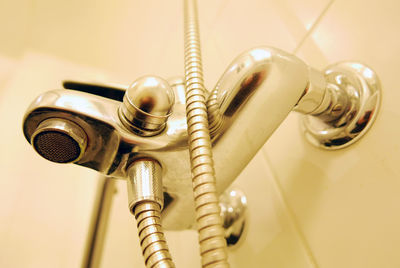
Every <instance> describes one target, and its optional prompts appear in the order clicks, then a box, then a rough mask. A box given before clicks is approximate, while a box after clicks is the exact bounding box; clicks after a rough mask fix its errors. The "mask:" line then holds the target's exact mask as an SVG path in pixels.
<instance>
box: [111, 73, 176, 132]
mask: <svg viewBox="0 0 400 268" xmlns="http://www.w3.org/2000/svg"><path fill="white" fill-rule="evenodd" d="M174 101H175V96H174V91H173V90H172V88H171V87H170V85H169V84H168V82H167V81H165V80H164V79H162V78H161V77H157V76H143V77H141V78H139V79H137V80H136V81H135V82H133V83H132V85H130V86H129V88H128V89H127V91H126V92H125V95H124V99H123V103H122V105H121V107H120V110H119V116H120V119H121V121H122V123H123V124H124V125H125V126H126V127H127V128H128V129H130V130H131V131H133V132H135V133H136V134H139V135H141V136H153V135H156V134H158V133H160V132H161V131H162V130H163V129H164V128H165V126H166V122H167V119H168V117H169V116H170V115H171V112H172V107H173V105H174Z"/></svg>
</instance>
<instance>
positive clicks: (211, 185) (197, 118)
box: [184, 0, 229, 267]
mask: <svg viewBox="0 0 400 268" xmlns="http://www.w3.org/2000/svg"><path fill="white" fill-rule="evenodd" d="M184 25H185V82H186V118H187V125H188V134H189V152H190V162H191V171H192V184H193V193H194V201H195V209H196V221H197V229H198V232H199V243H200V254H201V257H202V258H201V263H202V266H203V267H229V264H228V260H227V259H228V254H227V250H226V241H225V238H224V229H223V227H222V223H223V221H222V218H221V216H220V207H219V201H218V195H217V190H216V182H215V172H214V163H213V159H212V150H211V140H210V133H209V128H208V115H207V107H206V95H207V94H206V91H205V88H204V81H203V67H202V63H201V51H200V37H199V30H198V19H197V6H196V1H195V0H184Z"/></svg>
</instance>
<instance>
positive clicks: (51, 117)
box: [23, 47, 380, 229]
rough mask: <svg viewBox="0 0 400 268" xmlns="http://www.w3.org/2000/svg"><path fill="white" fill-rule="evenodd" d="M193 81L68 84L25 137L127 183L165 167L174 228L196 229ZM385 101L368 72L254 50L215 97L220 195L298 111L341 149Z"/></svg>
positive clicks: (327, 143) (29, 119) (316, 139)
mask: <svg viewBox="0 0 400 268" xmlns="http://www.w3.org/2000/svg"><path fill="white" fill-rule="evenodd" d="M184 82H185V81H184V80H183V79H180V78H175V79H169V80H168V81H165V80H163V79H161V78H159V77H155V76H146V77H142V78H139V79H138V80H136V81H135V82H134V83H133V84H132V85H131V86H130V87H119V86H107V85H94V84H84V83H81V84H80V83H74V82H66V83H64V86H65V88H66V89H56V90H50V91H47V92H45V93H43V94H41V95H40V96H39V97H37V98H36V100H34V102H33V103H32V104H31V106H30V107H29V108H28V110H27V112H26V114H25V117H24V123H23V131H24V134H25V137H26V139H27V140H28V141H29V142H30V143H31V144H32V145H33V147H34V148H35V150H36V151H37V152H38V153H39V154H40V155H41V156H43V157H44V158H46V159H48V160H50V161H53V162H58V163H75V164H77V165H81V166H85V167H88V168H91V169H94V170H97V171H99V172H100V173H102V174H104V175H106V176H110V177H113V178H121V179H125V178H127V177H128V167H130V166H131V165H132V163H134V162H135V161H136V160H138V159H139V160H140V159H152V161H153V160H154V161H156V162H157V163H158V164H159V165H160V168H161V169H160V170H161V171H160V172H162V184H163V192H164V198H165V200H166V202H165V204H164V210H163V212H162V214H163V215H162V216H163V217H162V221H163V226H164V228H166V229H185V228H191V227H192V225H193V224H194V217H195V216H194V211H193V206H194V205H193V190H192V185H191V180H190V174H191V169H190V164H189V155H188V152H187V149H188V133H187V123H186V114H185V101H184V100H183V99H182V98H181V97H180V96H182V94H184V91H185V83H184ZM379 104H380V85H379V81H378V79H377V77H376V75H375V73H374V72H373V71H372V70H371V69H370V68H368V67H366V66H365V65H362V64H359V63H339V64H335V65H332V66H330V67H328V68H327V69H326V70H325V72H319V71H316V70H314V69H312V68H310V67H308V66H307V65H306V64H305V63H304V62H303V61H301V60H300V59H298V58H297V57H295V56H294V55H291V54H289V53H286V52H284V51H282V50H279V49H275V48H271V47H258V48H253V49H251V50H249V51H246V52H244V53H243V54H241V55H240V56H239V57H237V58H236V59H235V60H234V61H233V62H232V63H231V64H230V65H229V67H228V68H227V70H226V71H225V73H224V74H223V75H222V77H221V78H220V80H219V81H218V83H217V85H216V87H215V88H214V90H212V91H211V92H210V93H209V96H208V99H207V110H208V119H209V128H210V134H211V141H212V146H213V147H212V151H213V155H214V165H215V173H216V178H217V190H218V192H219V193H222V192H223V191H224V190H225V189H226V188H227V187H228V186H229V185H230V184H231V183H232V182H233V181H234V180H235V178H236V177H237V176H238V175H239V173H240V172H241V171H242V170H243V169H244V168H245V167H246V165H247V164H248V163H249V161H250V160H251V159H252V158H253V157H254V155H255V154H256V153H257V151H258V150H259V149H260V148H261V147H262V146H263V144H264V143H265V142H266V141H267V139H268V138H269V137H270V136H271V135H272V133H273V132H274V130H275V129H276V128H277V127H278V126H279V125H280V124H281V122H282V121H283V120H284V119H285V118H286V116H287V115H288V114H289V112H290V111H292V110H294V111H297V112H300V113H302V114H304V116H303V119H302V123H301V124H302V127H303V132H304V134H305V137H306V138H307V140H309V141H310V142H311V143H312V144H314V145H316V146H318V147H321V148H326V149H340V148H343V147H346V146H348V145H350V144H352V143H354V142H355V141H357V140H358V139H359V138H360V137H361V136H363V134H364V133H365V132H366V131H367V130H368V129H369V127H370V126H371V124H372V122H373V121H374V119H375V117H376V114H377V110H378V108H379Z"/></svg>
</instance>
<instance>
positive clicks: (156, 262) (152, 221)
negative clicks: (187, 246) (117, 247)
mask: <svg viewBox="0 0 400 268" xmlns="http://www.w3.org/2000/svg"><path fill="white" fill-rule="evenodd" d="M134 214H135V218H136V222H137V228H138V232H139V240H140V246H141V247H142V254H143V257H144V260H145V264H146V266H147V267H149V268H158V267H160V268H161V267H163V268H173V267H175V265H174V263H173V262H172V257H171V254H170V253H169V250H168V245H167V242H166V240H165V237H164V233H163V231H162V229H161V208H160V206H159V205H158V204H157V203H155V202H152V201H147V202H142V203H139V204H138V205H137V206H136V207H135V211H134Z"/></svg>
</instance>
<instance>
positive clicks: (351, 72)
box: [302, 62, 381, 150]
mask: <svg viewBox="0 0 400 268" xmlns="http://www.w3.org/2000/svg"><path fill="white" fill-rule="evenodd" d="M325 79H326V82H327V85H328V92H329V93H330V94H331V96H333V98H332V101H331V104H330V107H329V108H328V109H327V110H326V111H325V112H323V113H321V114H319V115H318V116H309V115H307V116H304V118H303V121H302V128H303V131H304V135H305V137H306V139H307V140H308V141H309V142H311V143H312V144H313V145H315V146H317V147H320V148H324V149H328V150H335V149H341V148H344V147H347V146H349V145H351V144H353V143H354V142H356V141H357V140H359V139H360V138H361V137H362V136H363V135H364V134H365V133H366V132H367V131H368V129H369V128H370V127H371V125H372V123H373V122H374V120H375V118H376V115H377V112H378V110H379V106H380V99H381V86H380V83H379V80H378V77H377V76H376V74H375V72H374V71H373V70H372V69H370V68H369V67H367V66H365V65H363V64H360V63H355V62H342V63H338V64H334V65H332V66H330V67H328V68H327V69H326V71H325Z"/></svg>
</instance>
